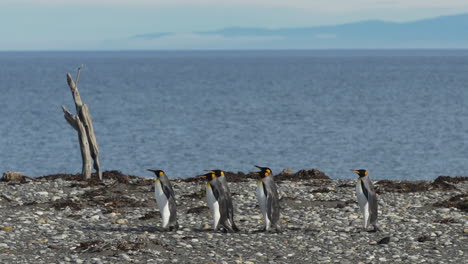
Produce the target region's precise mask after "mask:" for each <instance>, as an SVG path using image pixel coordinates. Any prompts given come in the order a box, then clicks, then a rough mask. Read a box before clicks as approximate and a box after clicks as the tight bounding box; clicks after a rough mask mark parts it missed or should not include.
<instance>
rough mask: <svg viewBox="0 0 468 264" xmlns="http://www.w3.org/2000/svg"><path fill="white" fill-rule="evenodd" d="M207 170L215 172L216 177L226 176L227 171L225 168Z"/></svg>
mask: <svg viewBox="0 0 468 264" xmlns="http://www.w3.org/2000/svg"><path fill="white" fill-rule="evenodd" d="M206 171H207V172H211V173H214V174H215V175H216V177H221V176H224V173H225V172H224V171H223V170H206Z"/></svg>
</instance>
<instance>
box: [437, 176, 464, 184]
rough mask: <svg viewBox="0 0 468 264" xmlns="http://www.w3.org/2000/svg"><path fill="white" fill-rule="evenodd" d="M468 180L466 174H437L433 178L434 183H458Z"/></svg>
mask: <svg viewBox="0 0 468 264" xmlns="http://www.w3.org/2000/svg"><path fill="white" fill-rule="evenodd" d="M465 181H468V177H466V176H454V177H452V176H439V177H437V178H436V179H435V180H434V183H442V182H444V183H460V182H465Z"/></svg>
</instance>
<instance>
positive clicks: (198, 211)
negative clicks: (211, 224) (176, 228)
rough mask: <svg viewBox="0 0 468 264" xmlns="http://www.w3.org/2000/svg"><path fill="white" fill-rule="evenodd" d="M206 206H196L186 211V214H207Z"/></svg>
mask: <svg viewBox="0 0 468 264" xmlns="http://www.w3.org/2000/svg"><path fill="white" fill-rule="evenodd" d="M208 210H209V208H208V206H197V207H193V208H190V209H188V210H187V214H201V213H205V212H208Z"/></svg>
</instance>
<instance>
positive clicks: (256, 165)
mask: <svg viewBox="0 0 468 264" xmlns="http://www.w3.org/2000/svg"><path fill="white" fill-rule="evenodd" d="M254 166H255V167H257V168H259V169H261V170H262V169H263V168H262V167H260V166H258V165H254Z"/></svg>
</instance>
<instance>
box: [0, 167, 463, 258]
mask: <svg viewBox="0 0 468 264" xmlns="http://www.w3.org/2000/svg"><path fill="white" fill-rule="evenodd" d="M275 177H277V185H278V190H279V193H280V198H281V200H280V203H281V223H282V225H283V232H282V233H263V232H259V231H258V230H259V229H260V228H261V227H262V220H261V216H260V209H259V208H258V206H257V200H256V197H255V189H256V181H255V179H253V178H252V177H251V176H249V175H243V174H242V173H239V174H237V173H230V174H228V175H227V179H228V181H231V182H230V188H231V191H232V193H233V200H234V206H235V208H236V214H235V219H236V222H237V225H238V227H239V228H240V229H241V232H239V233H222V232H219V231H218V232H214V231H213V230H211V229H210V228H211V223H212V220H211V216H210V213H209V210H208V207H207V204H206V198H205V196H204V193H203V189H204V183H203V182H201V181H199V180H198V179H185V180H184V179H177V180H173V181H172V185H173V187H174V191H175V193H176V198H177V206H178V217H179V225H180V228H179V230H177V231H173V232H165V231H163V230H162V229H161V228H160V226H161V222H160V219H159V213H158V210H157V206H156V201H155V199H154V193H153V190H154V187H153V186H152V184H153V182H152V179H148V178H140V177H135V176H128V175H124V174H121V173H119V172H117V171H110V172H105V173H104V181H103V182H99V181H96V180H93V181H90V182H85V181H80V177H79V175H50V176H46V177H42V178H37V179H32V178H22V179H21V181H19V182H16V181H2V182H0V212H1V222H0V263H96V264H97V263H442V262H443V263H466V261H467V259H468V246H467V245H468V205H467V203H468V194H467V193H468V178H467V177H439V178H437V179H436V180H434V181H418V182H400V181H389V180H382V181H374V186H375V187H376V191H377V193H378V203H379V218H378V219H379V226H380V228H381V229H382V232H376V233H371V232H364V231H363V230H362V222H363V220H362V216H361V214H360V212H359V207H358V205H357V201H356V195H355V182H356V181H355V180H334V179H327V177H326V176H325V175H323V174H321V173H319V172H318V170H314V171H302V172H299V173H296V174H292V175H289V176H285V175H279V176H275Z"/></svg>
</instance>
